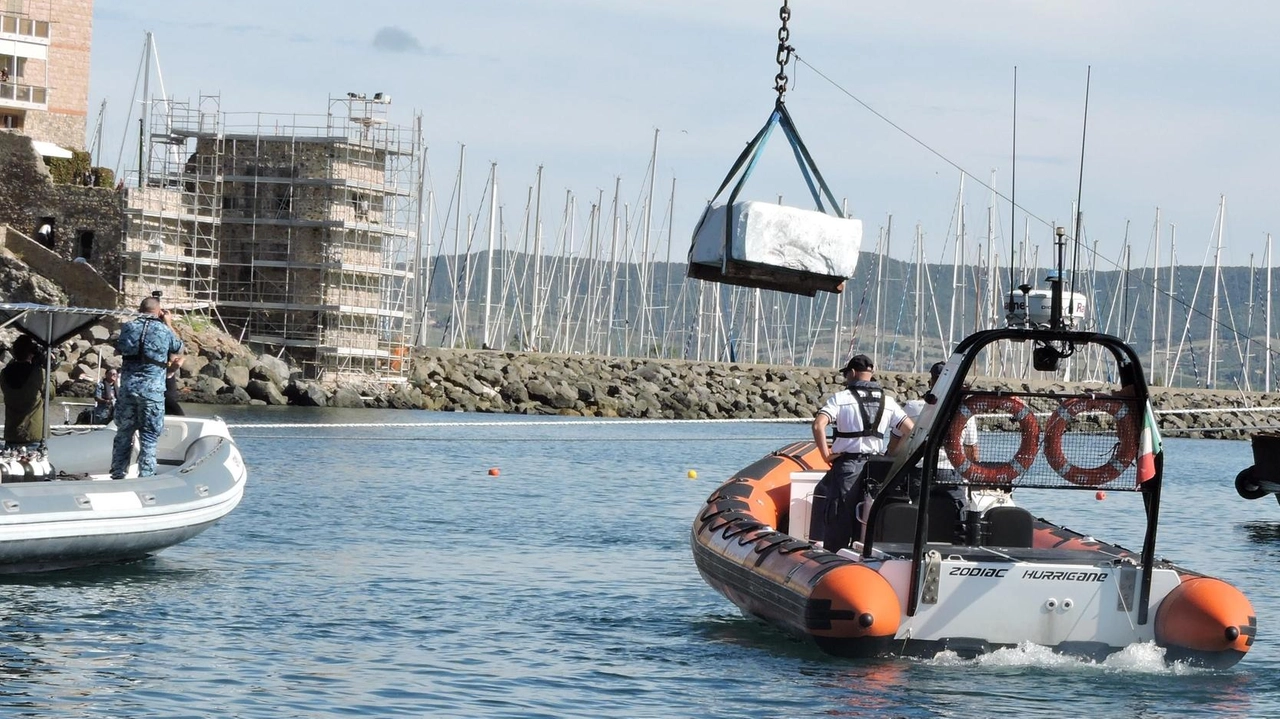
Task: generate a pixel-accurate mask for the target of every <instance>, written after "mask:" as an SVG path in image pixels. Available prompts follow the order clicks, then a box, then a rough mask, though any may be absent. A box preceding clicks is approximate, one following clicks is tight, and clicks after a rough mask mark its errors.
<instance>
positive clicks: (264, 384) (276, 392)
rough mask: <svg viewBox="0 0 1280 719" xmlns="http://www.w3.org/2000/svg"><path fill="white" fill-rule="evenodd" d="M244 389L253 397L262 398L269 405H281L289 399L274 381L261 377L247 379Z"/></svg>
mask: <svg viewBox="0 0 1280 719" xmlns="http://www.w3.org/2000/svg"><path fill="white" fill-rule="evenodd" d="M245 391H246V392H248V393H249V396H250V397H252V398H253V399H257V400H262V401H263V402H265V403H267V404H270V405H279V406H283V405H286V404H289V400H288V399H287V398H286V397H285V396H284V393H282V392H281V391H280V388H279V387H277V386H276V385H275V383H274V382H269V381H267V380H261V379H251V380H249V385H248V386H247V387H245Z"/></svg>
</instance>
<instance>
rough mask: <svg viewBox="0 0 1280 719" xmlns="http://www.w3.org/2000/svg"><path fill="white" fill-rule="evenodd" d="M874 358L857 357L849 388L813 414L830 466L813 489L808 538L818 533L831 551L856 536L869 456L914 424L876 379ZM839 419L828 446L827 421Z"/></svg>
mask: <svg viewBox="0 0 1280 719" xmlns="http://www.w3.org/2000/svg"><path fill="white" fill-rule="evenodd" d="M874 369H875V366H874V365H873V364H872V362H871V358H870V357H868V356H866V355H864V354H859V355H854V356H853V357H852V358H851V359H850V360H849V362H848V364H846V365H845V366H844V369H843V370H842V373H843V374H844V379H845V383H846V388H845V389H844V390H842V391H840V392H837V393H836V394H834V395H832V396H831V398H830V399H828V400H827V403H826V404H825V405H823V407H822V409H820V410H819V411H818V414H817V416H815V417H814V418H813V441H814V442H815V443H816V444H817V445H818V450H819V452H821V454H822V458H823V459H824V460H826V461H827V463H828V464H830V465H831V469H830V470H829V471H828V472H827V473H826V475H825V476H823V478H822V480H821V481H820V482H818V486H817V488H816V489H815V491H814V508H813V515H812V518H811V520H810V527H812V529H811V531H810V536H820V537H821V538H822V546H823V548H824V549H826V550H827V551H830V552H835V551H838V550H840V549H842V548H844V547H847V546H849V543H850V542H851V541H852V539H853V537H854V536H855V534H856V533H855V530H854V527H855V525H856V523H857V522H856V517H855V513H856V511H857V506H858V503H859V502H861V501H862V496H863V494H864V490H865V489H870V490H871V491H869V492H866V493H867V494H869V495H874V488H867V487H866V482H865V479H864V477H865V473H866V467H867V459H868V458H870V457H873V456H876V455H883V454H885V453H886V452H887V453H889V454H892V453H893V452H894V451H896V450H897V448H898V445H899V444H900V443H901V441H902V439H903V437H906V436H907V435H909V434H910V433H911V429H912V427H913V426H914V425H913V424H912V422H911V418H910V417H908V416H907V414H906V412H904V411H903V409H902V407H901V406H900V405H899V404H898V402H897V400H895V399H894V398H893V397H890V396H889V395H887V394H885V392H884V389H883V388H881V387H880V385H879V383H877V382H874V381H873V380H872V374H873V371H874ZM832 422H835V432H834V437H835V439H834V441H833V442H832V443H831V446H830V447H828V446H827V425H828V424H830V423H832Z"/></svg>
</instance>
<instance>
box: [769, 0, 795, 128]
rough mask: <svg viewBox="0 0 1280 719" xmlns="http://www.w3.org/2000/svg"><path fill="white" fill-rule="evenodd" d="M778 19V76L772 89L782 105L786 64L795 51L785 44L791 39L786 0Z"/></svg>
mask: <svg viewBox="0 0 1280 719" xmlns="http://www.w3.org/2000/svg"><path fill="white" fill-rule="evenodd" d="M778 17H779V18H781V19H782V27H780V28H778V74H777V75H775V76H774V78H773V89H775V90H777V91H778V104H782V102H783V96H784V95H786V94H787V63H789V62H791V54H792V53H794V52H795V51H796V49H795V48H794V47H792V46H790V45H788V44H787V40H790V39H791V30H790V29H789V28H788V27H787V21H788V20H790V19H791V8H789V7H787V0H782V9H781V10H779V11H778Z"/></svg>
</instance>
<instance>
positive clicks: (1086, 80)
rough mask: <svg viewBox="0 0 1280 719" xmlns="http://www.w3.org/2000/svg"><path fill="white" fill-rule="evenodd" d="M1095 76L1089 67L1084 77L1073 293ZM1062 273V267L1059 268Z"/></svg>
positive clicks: (1072, 271)
mask: <svg viewBox="0 0 1280 719" xmlns="http://www.w3.org/2000/svg"><path fill="white" fill-rule="evenodd" d="M1092 76H1093V66H1092V65H1089V66H1088V69H1086V70H1085V75H1084V119H1083V121H1082V122H1081V127H1080V179H1079V181H1078V184H1077V185H1076V227H1075V231H1074V232H1072V233H1071V236H1072V240H1073V241H1074V243H1075V249H1074V252H1073V253H1072V256H1071V291H1072V292H1073V293H1074V292H1075V291H1076V268H1077V267H1079V266H1080V227H1081V225H1083V224H1084V214H1083V213H1082V211H1081V209H1080V201H1081V198H1082V196H1083V195H1084V141H1085V137H1086V134H1087V133H1088V130H1089V81H1090V79H1092ZM1058 271H1059V272H1061V271H1062V267H1061V266H1059V267H1058Z"/></svg>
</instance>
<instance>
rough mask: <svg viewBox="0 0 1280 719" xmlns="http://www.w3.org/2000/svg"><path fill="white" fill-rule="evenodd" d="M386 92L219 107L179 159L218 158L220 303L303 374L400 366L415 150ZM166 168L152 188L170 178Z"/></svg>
mask: <svg viewBox="0 0 1280 719" xmlns="http://www.w3.org/2000/svg"><path fill="white" fill-rule="evenodd" d="M389 104H390V98H388V97H384V96H383V95H382V94H381V93H379V94H375V95H374V96H373V98H366V97H365V96H364V95H357V94H355V93H348V96H347V97H344V98H330V100H329V112H328V113H327V114H325V115H298V114H288V115H279V114H268V113H246V114H230V113H219V115H218V117H219V123H218V124H217V125H216V127H213V128H209V130H210V131H208V132H199V133H197V134H196V135H195V136H194V137H195V148H194V153H193V155H192V157H191V158H190V160H189V162H188V163H186V165H184V167H186V166H191V167H193V168H194V169H195V170H199V169H201V168H206V167H209V168H216V170H215V172H214V174H215V175H216V177H217V178H218V181H217V183H216V185H210V189H214V188H216V191H217V202H216V203H215V204H216V208H217V217H216V221H215V222H213V223H212V224H211V225H210V227H211V228H212V229H213V231H214V237H215V242H214V246H215V248H216V252H215V255H216V259H217V261H216V263H215V269H216V282H215V283H214V289H215V290H216V294H215V297H214V299H213V302H214V304H215V305H216V307H217V310H218V312H219V315H220V317H221V318H222V320H223V321H224V322H225V324H226V325H227V326H228V329H230V330H232V331H233V332H235V333H238V334H239V337H240V339H241V340H242V341H245V342H249V343H254V344H257V345H260V346H262V348H263V349H264V350H266V351H270V352H273V353H276V354H283V353H288V354H289V356H290V357H291V359H293V360H294V361H295V362H296V363H297V364H298V365H299V366H300V367H301V368H302V369H303V370H304V372H305V374H306V375H307V376H308V377H312V378H316V379H321V380H325V381H350V380H364V381H369V380H372V381H378V382H402V381H404V377H405V374H406V371H407V369H408V367H407V362H406V359H407V355H408V347H409V345H410V343H411V342H412V339H413V337H414V326H413V325H414V313H413V309H412V308H413V307H415V301H414V297H413V292H414V283H412V282H411V281H410V278H411V277H412V275H413V266H412V264H413V259H414V252H413V251H414V249H415V243H416V242H417V241H418V231H417V221H418V218H417V211H418V207H417V194H418V193H416V192H415V184H414V183H415V182H417V181H419V176H420V171H419V167H420V162H421V154H422V153H421V151H420V149H419V146H418V145H419V143H418V141H417V138H416V137H415V135H414V134H413V133H412V132H410V131H409V129H408V128H404V127H400V126H396V125H393V124H391V123H389V122H388V121H387V109H388V106H389ZM174 107H177V105H174ZM166 114H167V115H172V112H170V113H166ZM173 120H176V118H174V119H173ZM171 122H172V124H173V125H174V126H180V123H177V122H176V121H172V120H171ZM169 132H170V134H174V133H173V131H172V130H170V131H169ZM154 135H155V133H153V136H154ZM157 144H158V143H157ZM158 153H160V154H163V153H162V152H161V151H160V150H157V149H153V150H152V152H151V155H152V157H153V163H152V164H153V165H154V158H155V156H156V155H157V154H158ZM172 170H173V168H172V167H169V168H168V169H167V170H164V171H162V172H161V173H160V175H159V176H160V178H162V179H158V180H157V179H156V178H155V176H154V175H153V176H149V177H148V181H147V185H148V189H150V186H151V185H159V186H161V187H171V185H172V183H173V180H172V177H173V176H172V174H171V173H172ZM197 184H199V183H197ZM171 189H172V188H171ZM165 199H166V200H167V202H168V204H167V205H166V206H168V207H172V206H173V204H172V203H173V199H174V198H172V197H169V198H165ZM161 204H165V203H164V202H162V203H161ZM192 230H193V231H198V230H197V229H196V228H192Z"/></svg>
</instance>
